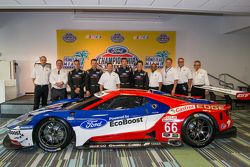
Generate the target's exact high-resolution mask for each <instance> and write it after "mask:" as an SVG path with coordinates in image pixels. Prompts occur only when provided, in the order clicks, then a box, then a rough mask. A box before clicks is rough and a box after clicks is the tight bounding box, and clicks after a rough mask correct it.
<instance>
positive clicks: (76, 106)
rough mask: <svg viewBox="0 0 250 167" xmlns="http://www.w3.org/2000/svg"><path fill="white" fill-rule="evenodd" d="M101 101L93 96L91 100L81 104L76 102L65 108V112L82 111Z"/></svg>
mask: <svg viewBox="0 0 250 167" xmlns="http://www.w3.org/2000/svg"><path fill="white" fill-rule="evenodd" d="M99 100H101V99H100V98H98V97H96V96H93V97H91V98H88V99H85V100H83V101H81V102H76V103H74V104H72V105H70V106H68V107H66V108H65V110H81V109H83V108H85V107H87V106H89V105H91V104H93V103H95V102H97V101H99Z"/></svg>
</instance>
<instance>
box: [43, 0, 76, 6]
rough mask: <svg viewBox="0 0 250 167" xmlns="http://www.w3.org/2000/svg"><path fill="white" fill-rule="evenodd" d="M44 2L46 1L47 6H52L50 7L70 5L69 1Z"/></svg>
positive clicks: (51, 0)
mask: <svg viewBox="0 0 250 167" xmlns="http://www.w3.org/2000/svg"><path fill="white" fill-rule="evenodd" d="M44 1H46V3H47V5H52V6H67V5H72V2H71V0H44Z"/></svg>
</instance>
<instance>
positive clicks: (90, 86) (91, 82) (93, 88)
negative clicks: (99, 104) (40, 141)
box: [86, 68, 102, 93]
mask: <svg viewBox="0 0 250 167" xmlns="http://www.w3.org/2000/svg"><path fill="white" fill-rule="evenodd" d="M86 73H87V75H86V90H87V91H90V92H92V93H96V92H99V91H100V90H99V88H100V87H99V84H98V81H99V79H100V78H101V76H102V71H101V70H99V69H93V68H91V69H89V70H87V71H86Z"/></svg>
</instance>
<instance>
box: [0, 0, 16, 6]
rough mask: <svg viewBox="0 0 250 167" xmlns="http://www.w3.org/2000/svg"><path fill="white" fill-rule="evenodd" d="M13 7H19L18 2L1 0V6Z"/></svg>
mask: <svg viewBox="0 0 250 167" xmlns="http://www.w3.org/2000/svg"><path fill="white" fill-rule="evenodd" d="M9 5H10V6H13V5H17V6H18V5H19V4H18V3H17V2H16V1H14V0H0V6H9Z"/></svg>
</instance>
